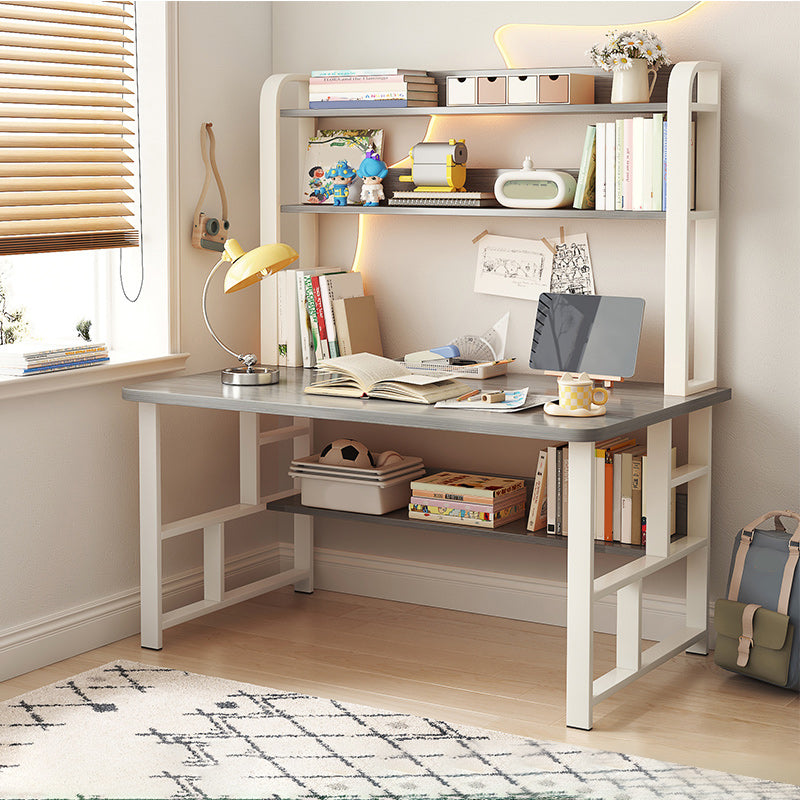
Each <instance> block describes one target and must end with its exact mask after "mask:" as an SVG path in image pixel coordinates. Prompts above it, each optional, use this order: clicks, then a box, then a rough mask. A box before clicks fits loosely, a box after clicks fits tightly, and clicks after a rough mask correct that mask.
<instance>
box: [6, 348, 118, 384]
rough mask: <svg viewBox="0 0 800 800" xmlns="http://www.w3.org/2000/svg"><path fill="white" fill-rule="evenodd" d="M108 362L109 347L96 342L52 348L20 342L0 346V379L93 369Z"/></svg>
mask: <svg viewBox="0 0 800 800" xmlns="http://www.w3.org/2000/svg"><path fill="white" fill-rule="evenodd" d="M106 361H108V347H106V345H105V344H95V343H94V342H83V343H82V344H74V345H73V344H68V345H51V346H45V345H42V344H40V343H37V342H20V343H15V344H6V345H2V346H0V375H14V376H21V375H42V374H44V373H47V372H59V371H61V370H65V369H77V368H79V367H91V366H94V365H96V364H103V363H104V362H106Z"/></svg>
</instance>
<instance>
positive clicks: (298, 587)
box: [293, 514, 314, 594]
mask: <svg viewBox="0 0 800 800" xmlns="http://www.w3.org/2000/svg"><path fill="white" fill-rule="evenodd" d="M293 516H294V568H295V569H307V570H308V572H309V576H308V577H307V578H304V579H303V580H302V581H298V582H297V583H296V584H295V585H294V590H295V591H296V592H305V593H307V594H310V593H311V592H313V591H314V518H313V517H311V516H307V515H305V514H294V515H293Z"/></svg>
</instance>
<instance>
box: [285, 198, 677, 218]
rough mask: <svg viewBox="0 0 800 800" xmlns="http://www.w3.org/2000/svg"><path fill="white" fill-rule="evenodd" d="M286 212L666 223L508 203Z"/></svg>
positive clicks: (645, 214)
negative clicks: (511, 205)
mask: <svg viewBox="0 0 800 800" xmlns="http://www.w3.org/2000/svg"><path fill="white" fill-rule="evenodd" d="M281 211H282V212H283V213H284V214H383V215H386V214H392V215H394V214H423V215H426V216H431V215H439V216H468V217H552V218H561V219H566V218H570V219H572V218H574V217H580V218H581V219H627V220H632V219H638V220H642V219H644V220H650V221H652V222H663V221H664V220H665V219H666V212H665V211H595V210H592V209H587V210H582V209H578V208H542V209H534V208H506V207H505V206H483V207H481V208H469V207H464V206H334V205H313V204H306V203H294V204H289V205H282V206H281Z"/></svg>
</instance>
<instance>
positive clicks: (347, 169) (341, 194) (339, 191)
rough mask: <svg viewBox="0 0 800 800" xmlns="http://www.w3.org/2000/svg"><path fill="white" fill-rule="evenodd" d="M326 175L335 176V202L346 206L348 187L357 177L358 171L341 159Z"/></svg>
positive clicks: (328, 176)
mask: <svg viewBox="0 0 800 800" xmlns="http://www.w3.org/2000/svg"><path fill="white" fill-rule="evenodd" d="M325 177H326V178H333V204H334V205H335V206H346V205H347V195H348V194H349V189H348V187H349V186H350V184H351V183H352V182H353V178H355V177H356V171H355V170H354V169H353V168H352V167H351V166H350V165H349V164H348V163H347V162H346V161H339V162H337V164H336V166H335V167H331V168H330V169H329V170H328V171H327V172H326V173H325Z"/></svg>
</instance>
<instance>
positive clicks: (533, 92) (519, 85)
mask: <svg viewBox="0 0 800 800" xmlns="http://www.w3.org/2000/svg"><path fill="white" fill-rule="evenodd" d="M538 102H539V79H538V77H537V76H536V75H509V76H508V104H509V105H526V104H527V105H532V104H536V103H538Z"/></svg>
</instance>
